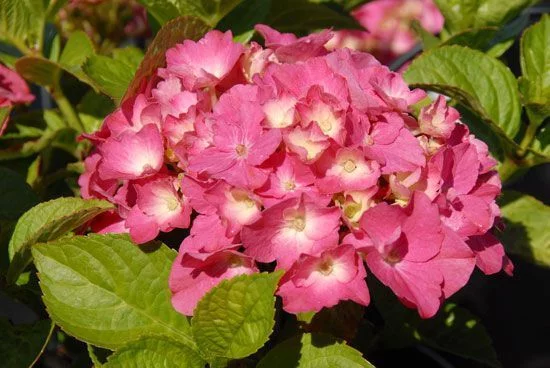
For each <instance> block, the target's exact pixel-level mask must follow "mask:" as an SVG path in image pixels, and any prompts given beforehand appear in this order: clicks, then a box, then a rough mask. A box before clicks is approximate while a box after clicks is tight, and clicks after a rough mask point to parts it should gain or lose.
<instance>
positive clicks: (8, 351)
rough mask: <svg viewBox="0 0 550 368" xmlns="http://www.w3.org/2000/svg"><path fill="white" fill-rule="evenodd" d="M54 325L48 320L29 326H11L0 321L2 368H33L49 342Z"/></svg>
mask: <svg viewBox="0 0 550 368" xmlns="http://www.w3.org/2000/svg"><path fill="white" fill-rule="evenodd" d="M54 326H55V325H54V324H53V323H52V322H51V321H48V320H42V321H38V322H36V323H34V324H31V325H15V326H13V325H12V324H11V323H9V322H8V321H7V320H5V319H0V330H1V331H2V333H1V334H0V357H2V366H3V367H10V368H28V367H33V366H34V364H35V363H36V361H37V360H38V358H39V357H40V355H41V354H42V352H43V351H44V349H45V348H46V344H47V343H48V341H49V340H50V337H51V335H52V332H53V328H54Z"/></svg>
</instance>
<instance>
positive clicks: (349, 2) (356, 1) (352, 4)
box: [309, 0, 368, 11]
mask: <svg viewBox="0 0 550 368" xmlns="http://www.w3.org/2000/svg"><path fill="white" fill-rule="evenodd" d="M309 2H311V3H336V4H338V5H339V6H341V7H342V9H344V10H345V11H350V10H352V9H353V8H356V7H358V6H359V5H361V4H364V3H366V2H368V0H309Z"/></svg>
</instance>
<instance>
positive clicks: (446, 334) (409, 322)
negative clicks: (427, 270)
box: [369, 280, 500, 368]
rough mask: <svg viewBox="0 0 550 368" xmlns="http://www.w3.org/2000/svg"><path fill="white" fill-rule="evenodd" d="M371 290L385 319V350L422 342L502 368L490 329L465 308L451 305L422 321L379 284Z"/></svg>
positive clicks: (374, 284)
mask: <svg viewBox="0 0 550 368" xmlns="http://www.w3.org/2000/svg"><path fill="white" fill-rule="evenodd" d="M369 287H370V290H371V292H372V293H373V300H374V301H375V303H376V308H377V309H378V311H380V314H381V315H382V317H383V319H384V329H383V331H382V334H381V339H380V344H381V346H382V347H384V348H386V349H395V348H403V347H407V346H413V345H416V344H418V343H421V344H425V345H428V346H430V347H432V348H435V349H439V350H443V351H446V352H449V353H451V354H455V355H458V356H462V357H464V358H467V359H472V360H475V361H478V362H481V363H483V364H485V365H487V366H490V367H495V368H498V367H500V363H499V361H498V360H497V357H496V353H495V351H494V349H493V346H492V342H491V338H490V336H489V334H488V332H487V330H486V329H485V327H484V326H483V325H482V324H481V322H480V320H479V319H478V318H477V317H475V316H474V315H472V314H471V313H470V312H468V311H467V310H466V309H463V308H460V307H458V306H456V305H455V304H452V303H448V304H446V305H444V306H442V307H441V309H440V310H439V312H438V313H437V314H436V315H435V317H433V318H430V319H421V318H420V317H419V316H418V313H417V312H416V311H415V310H411V309H409V308H406V307H405V306H403V305H402V304H401V303H400V302H399V301H398V300H397V298H396V297H395V295H393V293H392V292H391V291H390V290H389V289H388V288H386V287H385V286H383V285H382V284H380V283H379V282H378V281H376V280H372V281H371V282H370V283H369Z"/></svg>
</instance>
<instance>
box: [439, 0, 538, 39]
mask: <svg viewBox="0 0 550 368" xmlns="http://www.w3.org/2000/svg"><path fill="white" fill-rule="evenodd" d="M537 1H538V0H506V1H502V0H435V3H436V4H437V6H438V8H439V10H441V13H442V14H443V16H444V17H445V28H446V29H447V31H448V32H449V33H450V34H455V33H457V32H461V31H465V30H467V29H469V28H482V27H487V26H502V25H504V24H506V23H507V22H509V21H510V20H512V19H513V18H515V17H516V16H517V15H519V14H520V13H521V11H523V10H524V9H526V8H527V7H529V6H531V5H533V4H534V3H536V2H537Z"/></svg>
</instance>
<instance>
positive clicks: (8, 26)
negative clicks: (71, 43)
mask: <svg viewBox="0 0 550 368" xmlns="http://www.w3.org/2000/svg"><path fill="white" fill-rule="evenodd" d="M47 3H48V2H47V1H44V0H0V39H3V40H6V41H8V42H10V43H13V44H14V45H15V46H17V47H19V48H31V49H40V47H41V46H42V45H41V41H42V40H41V35H42V30H43V28H44V22H45V16H46V8H45V5H46V4H47Z"/></svg>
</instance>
